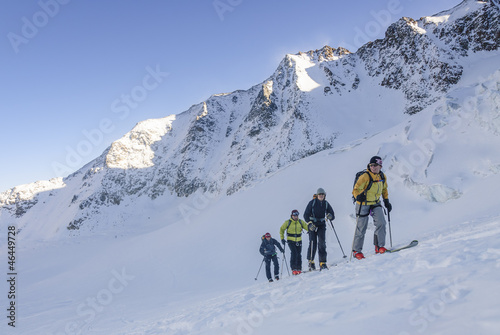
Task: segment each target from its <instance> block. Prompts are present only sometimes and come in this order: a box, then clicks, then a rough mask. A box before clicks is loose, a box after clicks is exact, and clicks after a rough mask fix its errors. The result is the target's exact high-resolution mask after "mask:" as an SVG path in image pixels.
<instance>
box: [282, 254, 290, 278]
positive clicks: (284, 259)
mask: <svg viewBox="0 0 500 335" xmlns="http://www.w3.org/2000/svg"><path fill="white" fill-rule="evenodd" d="M283 262H285V266H286V271H287V272H288V277H290V269H289V268H288V263H287V262H286V256H285V251H283ZM281 266H282V267H283V264H281ZM281 273H282V274H283V268H282V269H281Z"/></svg>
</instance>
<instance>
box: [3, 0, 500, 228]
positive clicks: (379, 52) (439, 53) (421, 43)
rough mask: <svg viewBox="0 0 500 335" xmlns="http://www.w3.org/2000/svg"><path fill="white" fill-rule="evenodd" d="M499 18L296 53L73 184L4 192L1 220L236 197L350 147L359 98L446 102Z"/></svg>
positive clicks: (131, 140) (80, 217) (134, 139)
mask: <svg viewBox="0 0 500 335" xmlns="http://www.w3.org/2000/svg"><path fill="white" fill-rule="evenodd" d="M499 13H500V10H499V6H498V4H497V3H496V2H495V1H471V0H468V1H464V2H462V3H461V4H460V5H458V6H457V7H455V8H453V9H451V10H449V11H445V12H442V13H439V14H437V15H435V16H433V17H424V18H421V19H420V20H418V21H417V20H413V19H410V18H402V19H400V20H399V21H397V22H395V23H394V24H392V25H391V26H390V27H389V28H388V29H387V32H386V35H385V38H383V39H380V40H376V41H373V42H370V43H367V44H366V45H364V46H363V47H361V48H360V49H359V50H358V51H357V52H356V53H351V52H349V51H348V50H346V49H344V48H338V49H335V48H331V47H328V46H325V47H323V48H322V49H319V50H315V51H309V52H306V53H299V54H297V55H287V56H286V57H285V58H284V59H283V60H282V62H281V63H280V64H279V66H278V68H277V70H276V71H275V73H274V74H273V75H272V76H271V77H269V78H268V79H267V80H265V81H264V82H263V83H261V84H259V85H256V86H254V87H252V88H250V89H248V90H245V91H235V92H232V93H229V94H218V95H213V96H212V97H210V98H209V99H208V100H207V101H204V102H202V103H200V104H197V105H193V106H192V107H191V108H190V109H189V110H187V111H185V112H184V113H181V114H179V115H174V116H168V117H166V118H163V119H157V120H146V121H144V122H141V123H139V124H138V125H137V126H136V127H135V128H134V129H132V130H131V131H130V132H129V133H127V134H125V135H124V136H123V138H121V139H120V140H118V141H116V142H114V143H112V144H111V146H110V147H109V148H108V149H107V150H106V151H105V152H104V153H103V154H102V155H101V157H99V158H97V159H96V160H94V161H92V162H90V163H89V164H87V165H86V166H84V167H83V168H82V169H80V170H79V171H77V172H76V173H74V174H72V175H70V176H68V177H66V178H64V180H62V179H57V180H52V181H51V182H45V183H41V184H40V183H37V185H35V184H31V185H24V186H20V187H16V188H14V189H11V190H9V191H7V192H4V193H2V194H1V195H0V205H1V213H2V216H3V217H10V218H17V219H18V220H21V221H23V220H24V222H25V223H26V222H27V220H28V219H23V217H24V216H25V214H26V213H28V212H29V211H30V209H32V208H33V207H38V206H53V204H54V203H55V202H57V203H58V204H59V207H58V208H60V210H62V211H64V212H65V213H66V214H65V217H67V218H68V219H67V223H66V228H67V229H70V230H75V229H76V230H78V229H80V228H82V227H84V226H85V224H86V222H92V223H93V224H95V223H96V221H99V220H98V219H95V218H96V217H97V216H98V215H99V213H102V212H103V211H105V210H106V208H107V207H110V206H119V205H121V204H123V202H124V201H125V202H126V201H128V202H130V201H131V199H137V198H139V197H147V198H150V199H156V198H158V197H162V196H165V195H172V196H176V197H186V196H189V195H192V194H193V193H194V192H196V191H202V192H210V193H215V194H227V195H230V194H233V193H234V192H237V191H239V190H241V189H242V188H245V187H247V186H250V185H252V184H253V183H255V182H256V181H259V180H262V179H263V178H265V177H266V176H267V175H269V174H270V173H273V172H275V171H277V170H279V169H281V168H283V167H286V166H288V165H290V164H292V163H293V162H294V161H297V160H299V159H302V158H304V157H307V156H309V155H312V154H314V153H317V152H320V151H322V150H326V149H330V148H333V147H334V146H335V145H336V142H337V141H342V140H343V139H344V138H346V137H345V136H346V135H345V134H343V133H342V125H341V124H342V121H339V120H347V119H349V115H350V114H351V113H352V112H353V111H352V109H354V110H355V109H356V103H355V101H354V102H351V104H350V106H351V109H350V110H347V111H346V110H343V109H342V108H341V106H342V105H341V103H342V102H343V101H345V99H349V96H351V95H352V96H354V98H352V99H351V100H356V99H357V98H356V97H359V96H364V95H365V92H367V91H368V90H369V91H371V92H372V93H373V92H375V93H374V94H375V95H377V94H378V96H380V97H381V98H380V99H381V102H380V105H382V106H384V105H386V106H390V108H391V111H390V113H394V114H395V115H396V114H403V113H408V114H414V113H418V112H419V111H421V110H422V109H423V108H425V107H426V106H428V105H430V104H431V103H433V102H435V101H436V100H437V99H439V98H440V97H442V96H443V94H445V93H446V92H447V91H448V90H449V89H450V88H451V87H452V86H453V85H455V84H456V83H457V82H458V81H459V80H460V78H461V75H462V71H463V68H462V63H463V62H462V60H463V59H464V58H467V57H468V56H469V55H470V54H471V53H477V52H481V51H485V52H487V51H493V50H498V48H499V45H500V30H499ZM388 92H389V93H390V92H394V94H396V95H400V96H402V97H403V98H402V99H401V100H393V95H391V94H392V93H390V94H389V93H388ZM356 94H357V95H356ZM353 106H354V107H353ZM358 108H361V105H360V106H358ZM386 113H388V112H387V111H386ZM389 117H390V116H389ZM345 122H347V121H345ZM369 127H370V126H369V125H363V124H362V123H361V124H360V126H359V133H358V134H349V136H350V137H349V138H350V139H353V138H354V139H355V138H361V137H363V136H365V135H366V134H367V133H369V132H370V131H373V129H371V128H369ZM346 140H347V139H346ZM42 184H43V185H42ZM47 192H48V193H49V194H50V198H48V197H46V195H47ZM42 194H43V195H42ZM41 197H43V199H44V201H43V202H40V201H39V200H40V199H41ZM61 204H62V205H61ZM51 215H59V214H58V213H52V214H51ZM21 221H20V222H21ZM25 223H24V224H25ZM21 225H22V224H21Z"/></svg>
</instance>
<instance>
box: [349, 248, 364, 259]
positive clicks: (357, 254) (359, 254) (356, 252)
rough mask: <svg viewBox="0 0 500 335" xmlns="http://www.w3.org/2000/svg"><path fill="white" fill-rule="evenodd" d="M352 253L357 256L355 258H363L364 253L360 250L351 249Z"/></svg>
mask: <svg viewBox="0 0 500 335" xmlns="http://www.w3.org/2000/svg"><path fill="white" fill-rule="evenodd" d="M352 255H353V256H354V257H355V258H357V259H363V258H365V255H363V253H362V252H360V251H354V250H353V251H352Z"/></svg>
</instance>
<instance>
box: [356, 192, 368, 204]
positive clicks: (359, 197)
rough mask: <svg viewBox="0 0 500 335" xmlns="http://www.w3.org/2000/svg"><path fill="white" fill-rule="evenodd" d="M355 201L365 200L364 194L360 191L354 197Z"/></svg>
mask: <svg viewBox="0 0 500 335" xmlns="http://www.w3.org/2000/svg"><path fill="white" fill-rule="evenodd" d="M356 201H358V202H365V201H366V194H364V193H361V194H359V195H358V196H357V197H356Z"/></svg>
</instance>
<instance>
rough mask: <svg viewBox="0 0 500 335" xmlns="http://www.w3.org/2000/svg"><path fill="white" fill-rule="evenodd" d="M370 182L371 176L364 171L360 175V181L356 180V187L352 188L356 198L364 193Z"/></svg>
mask: <svg viewBox="0 0 500 335" xmlns="http://www.w3.org/2000/svg"><path fill="white" fill-rule="evenodd" d="M368 183H370V177H369V176H368V173H364V174H362V175H361V176H359V178H358V181H357V182H356V185H354V189H353V190H352V195H353V196H354V198H356V197H357V196H358V195H360V194H361V193H363V191H364V190H365V188H366V187H367V186H368Z"/></svg>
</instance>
